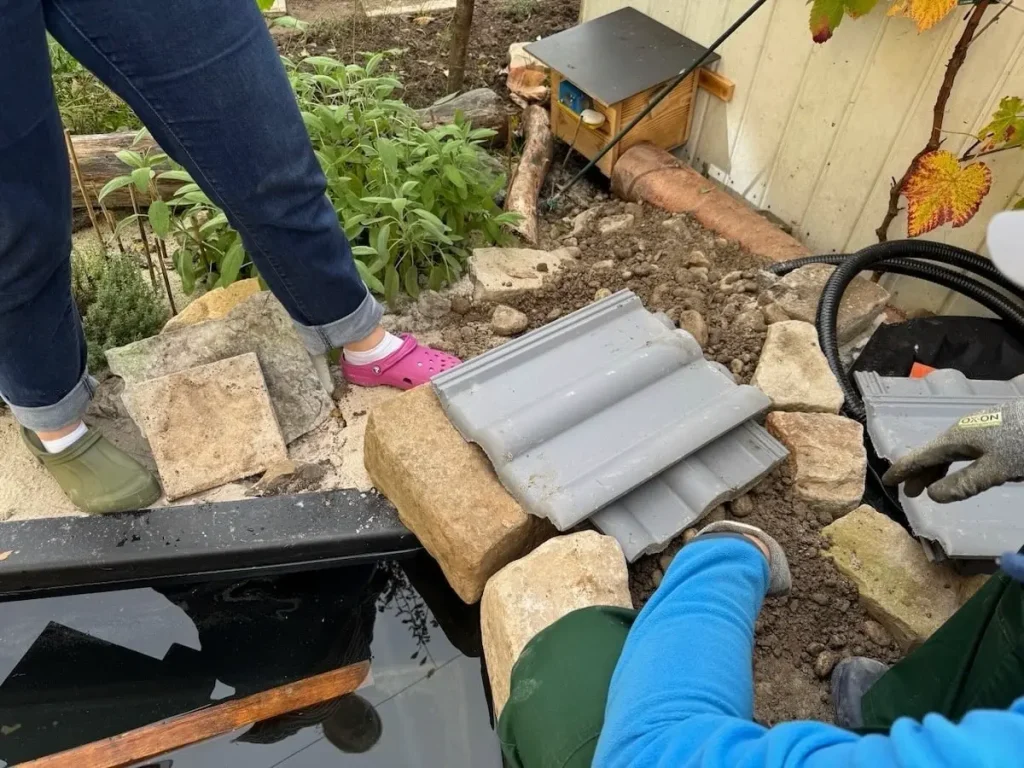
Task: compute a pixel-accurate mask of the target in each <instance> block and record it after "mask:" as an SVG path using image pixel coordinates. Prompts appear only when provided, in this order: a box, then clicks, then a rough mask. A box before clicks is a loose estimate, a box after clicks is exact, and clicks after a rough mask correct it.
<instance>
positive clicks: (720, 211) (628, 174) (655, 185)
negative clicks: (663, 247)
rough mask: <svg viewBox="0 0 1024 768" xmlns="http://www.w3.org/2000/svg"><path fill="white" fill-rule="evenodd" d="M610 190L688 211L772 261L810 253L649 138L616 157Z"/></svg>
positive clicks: (619, 194) (671, 209)
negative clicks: (647, 140)
mask: <svg viewBox="0 0 1024 768" xmlns="http://www.w3.org/2000/svg"><path fill="white" fill-rule="evenodd" d="M612 191H613V192H615V194H617V195H618V196H619V197H621V198H622V199H623V200H632V201H641V200H642V201H644V202H647V203H650V204H651V205H654V206H657V207H658V208H662V209H664V210H666V211H670V212H671V213H691V214H693V215H694V217H696V219H697V221H699V222H700V223H701V224H703V225H704V226H705V227H707V228H708V229H712V230H714V231H715V232H717V233H718V234H720V235H721V236H722V237H724V238H726V239H728V240H735V241H736V242H738V243H739V244H740V245H742V246H743V247H744V248H746V249H747V250H748V251H750V252H751V253H754V254H756V255H758V256H763V257H765V258H768V259H771V260H772V261H786V260H788V259H795V258H799V257H801V256H808V255H810V254H811V251H810V250H808V249H807V248H806V247H805V246H804V245H803V244H802V243H800V242H799V241H798V240H796V239H795V238H793V237H792V236H790V235H787V234H786V233H785V232H783V231H782V230H781V229H779V228H778V227H776V226H775V225H774V224H772V223H771V222H770V221H768V219H766V218H764V217H763V216H761V215H760V214H758V213H757V212H756V211H754V210H753V209H752V208H750V207H749V206H748V205H747V204H746V203H744V202H742V201H740V200H737V199H736V198H734V197H732V196H731V195H729V194H728V193H727V192H724V191H722V190H721V189H719V188H718V186H717V185H716V184H715V183H714V182H713V181H709V180H708V179H706V178H704V177H703V176H701V175H700V174H699V173H697V172H696V171H695V170H693V169H692V168H690V167H689V166H688V165H686V164H685V163H682V162H680V161H679V160H677V159H676V158H674V157H673V156H672V155H670V154H669V153H668V152H666V151H665V150H663V149H659V148H658V147H656V146H654V145H653V144H647V143H644V144H637V145H636V146H634V147H632V148H630V149H629V150H628V151H627V152H626V153H625V154H623V155H622V157H620V158H619V160H618V162H616V163H615V169H614V171H613V172H612Z"/></svg>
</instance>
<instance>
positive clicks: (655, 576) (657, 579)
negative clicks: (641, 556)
mask: <svg viewBox="0 0 1024 768" xmlns="http://www.w3.org/2000/svg"><path fill="white" fill-rule="evenodd" d="M663 578H665V574H664V573H662V572H661V571H660V570H656V571H655V572H654V573H652V574H651V581H652V582H654V588H655V589H657V588H658V587H660V586H661V580H662V579H663Z"/></svg>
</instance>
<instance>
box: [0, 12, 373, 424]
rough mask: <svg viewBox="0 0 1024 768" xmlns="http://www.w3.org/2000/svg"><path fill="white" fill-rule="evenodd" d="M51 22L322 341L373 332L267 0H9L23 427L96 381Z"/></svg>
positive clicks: (59, 413)
mask: <svg viewBox="0 0 1024 768" xmlns="http://www.w3.org/2000/svg"><path fill="white" fill-rule="evenodd" d="M47 31H49V32H50V34H51V35H53V37H54V38H56V39H57V40H58V41H59V42H60V43H61V45H63V46H64V47H65V48H66V49H67V50H68V51H69V52H70V53H71V54H72V55H73V56H74V57H75V58H77V59H78V60H79V61H80V62H81V63H82V64H83V65H85V66H86V67H87V68H88V69H90V70H91V71H92V72H94V73H95V74H96V76H97V77H98V78H99V79H100V80H102V81H103V82H104V83H106V85H108V86H109V87H110V88H111V89H112V90H113V91H114V92H115V93H117V94H118V95H119V96H120V97H121V98H122V99H124V100H125V101H126V102H127V103H128V104H129V105H130V106H131V107H132V109H134V110H135V112H136V114H137V115H138V116H139V117H140V118H141V120H142V122H143V123H145V125H146V127H147V128H148V129H149V131H150V133H151V134H152V135H153V138H154V139H155V140H156V141H157V143H158V144H159V145H160V146H161V148H162V149H163V150H164V151H165V152H167V153H168V154H169V155H170V156H171V157H172V158H174V160H176V161H177V162H179V163H181V165H183V166H184V167H185V168H186V169H188V171H189V173H191V174H192V177H193V178H194V179H195V180H196V182H197V183H198V184H199V185H200V187H202V189H203V191H205V192H206V194H207V195H209V196H210V198H211V199H213V200H214V201H215V202H216V203H217V204H218V205H219V206H220V207H221V208H223V209H224V211H225V213H226V214H227V216H228V220H229V221H230V222H231V225H232V226H233V227H235V229H237V230H238V231H239V232H240V233H241V235H242V240H243V242H244V243H245V247H246V250H247V252H248V253H249V255H250V256H251V257H252V260H253V262H254V263H255V264H256V266H257V268H258V269H259V271H260V274H261V275H262V276H263V278H264V279H265V280H266V281H267V283H268V284H269V285H270V288H271V290H273V292H274V294H275V295H276V296H277V298H278V299H280V301H281V303H282V304H283V305H284V306H285V308H286V309H287V310H288V312H289V314H290V315H291V316H292V318H293V319H294V320H295V323H296V326H297V327H298V330H299V334H300V336H301V337H302V339H303V341H304V342H305V343H306V346H307V347H308V349H309V350H310V352H311V353H314V354H316V353H322V352H325V351H327V350H328V349H330V348H336V347H340V346H343V345H344V344H347V343H349V342H352V341H356V340H358V339H362V338H365V337H366V336H368V335H369V334H370V333H371V332H372V331H373V329H374V328H375V327H376V325H377V324H378V322H379V320H380V316H381V314H382V309H381V307H380V306H379V305H378V304H377V302H376V301H375V300H374V299H373V298H372V297H371V296H370V294H369V293H368V291H367V290H366V287H365V286H364V285H363V282H362V281H361V280H360V278H359V274H358V272H357V271H356V269H355V264H354V263H353V261H352V252H351V250H350V248H349V245H348V242H347V241H346V239H345V236H344V233H343V232H342V230H341V228H340V226H339V223H338V217H337V215H336V213H335V211H334V208H333V206H332V205H331V203H330V201H329V200H328V199H327V197H326V195H325V190H326V179H325V178H324V175H323V173H322V172H321V170H320V166H319V164H318V163H317V160H316V157H315V156H314V154H313V150H312V147H311V145H310V142H309V137H308V135H307V133H306V129H305V126H304V125H303V122H302V118H301V116H300V115H299V110H298V107H297V105H296V103H295V98H294V95H293V93H292V91H291V88H290V87H289V84H288V79H287V77H286V75H285V72H284V68H283V67H282V66H281V62H280V60H279V59H278V55H277V50H276V48H275V46H274V43H273V41H272V39H271V37H270V35H269V33H268V31H267V28H266V24H265V22H264V20H263V18H262V16H261V15H260V13H259V11H258V9H257V7H256V3H255V2H254V0H0V396H2V397H3V399H4V400H5V401H6V402H7V403H8V405H10V406H11V410H12V412H13V413H14V415H15V417H16V418H17V419H18V420H19V421H20V422H21V423H22V424H24V425H25V426H26V427H29V428H30V429H34V430H40V431H43V430H54V429H59V428H60V427H63V426H66V425H68V424H71V423H74V422H75V421H76V420H77V419H78V418H80V417H81V415H82V413H83V412H84V410H85V408H86V406H87V404H88V401H89V397H90V395H91V394H92V389H93V382H92V380H91V379H90V378H89V376H88V372H87V371H86V367H85V359H86V354H85V339H84V337H83V335H82V327H81V321H80V318H79V317H78V313H77V311H76V309H75V305H74V303H73V301H72V298H71V267H70V261H69V257H70V253H71V216H70V214H71V187H70V177H69V171H68V158H67V155H66V152H65V149H64V141H63V136H62V129H61V124H60V116H59V113H58V111H57V106H56V103H55V101H54V96H53V88H52V84H51V82H50V62H49V56H48V52H47V45H46V32H47Z"/></svg>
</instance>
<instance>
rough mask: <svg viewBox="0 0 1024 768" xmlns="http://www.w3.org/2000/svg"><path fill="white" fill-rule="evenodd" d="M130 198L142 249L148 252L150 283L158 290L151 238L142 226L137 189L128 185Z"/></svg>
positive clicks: (147, 261) (147, 262)
mask: <svg viewBox="0 0 1024 768" xmlns="http://www.w3.org/2000/svg"><path fill="white" fill-rule="evenodd" d="M128 196H129V197H130V198H131V200H132V210H133V211H135V223H136V224H138V225H139V237H140V238H142V247H143V248H144V249H145V251H146V264H148V265H149V282H150V283H152V285H153V289H154V290H156V271H155V270H154V269H153V254H152V253H150V250H149V238H148V237H146V228H145V227H144V226H142V216H141V215H139V204H138V202H137V201H136V200H135V188H134V185H132V184H129V185H128Z"/></svg>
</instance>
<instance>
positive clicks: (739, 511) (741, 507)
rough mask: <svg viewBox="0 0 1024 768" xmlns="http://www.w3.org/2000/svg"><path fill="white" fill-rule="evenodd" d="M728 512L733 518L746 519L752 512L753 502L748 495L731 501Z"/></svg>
mask: <svg viewBox="0 0 1024 768" xmlns="http://www.w3.org/2000/svg"><path fill="white" fill-rule="evenodd" d="M729 511H730V512H732V516H733V517H746V516H747V515H749V514H750V513H751V512H753V511H754V500H753V499H752V498H750V494H747V495H746V496H740V497H739V498H738V499H733V501H732V502H730V504H729Z"/></svg>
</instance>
